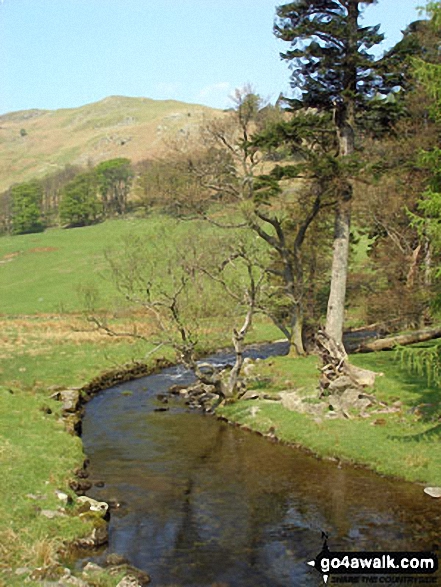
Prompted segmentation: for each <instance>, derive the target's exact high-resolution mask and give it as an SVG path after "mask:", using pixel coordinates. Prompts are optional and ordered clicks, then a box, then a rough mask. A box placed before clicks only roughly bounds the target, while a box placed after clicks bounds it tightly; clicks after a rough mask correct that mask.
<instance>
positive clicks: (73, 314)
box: [0, 215, 441, 587]
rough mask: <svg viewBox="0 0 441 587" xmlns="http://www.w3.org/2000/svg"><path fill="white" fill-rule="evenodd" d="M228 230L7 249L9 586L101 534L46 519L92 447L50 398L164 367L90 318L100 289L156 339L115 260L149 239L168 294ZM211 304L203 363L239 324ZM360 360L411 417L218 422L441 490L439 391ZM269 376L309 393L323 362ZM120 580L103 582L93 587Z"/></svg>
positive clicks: (270, 335)
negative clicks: (178, 262)
mask: <svg viewBox="0 0 441 587" xmlns="http://www.w3.org/2000/svg"><path fill="white" fill-rule="evenodd" d="M195 228H196V231H195ZM216 231H217V229H216V228H215V227H213V226H210V225H208V224H205V223H201V224H197V223H195V222H194V221H192V222H179V221H177V220H175V219H173V218H170V217H163V216H155V215H152V216H151V217H147V218H138V219H127V220H112V221H108V222H105V223H102V224H98V225H95V226H90V227H86V228H76V229H70V230H63V229H50V230H47V231H46V232H44V233H40V234H32V235H22V236H14V237H2V238H1V239H0V463H1V464H2V471H3V474H2V477H1V480H0V486H1V488H2V490H3V491H2V494H3V495H7V498H5V499H3V500H2V501H1V502H0V561H1V562H0V585H1V584H2V581H3V585H8V586H12V587H14V586H17V587H18V586H19V585H22V584H23V580H24V578H25V577H29V576H31V574H32V571H33V570H34V569H35V568H38V567H44V568H51V567H53V566H54V565H55V566H56V565H57V564H59V553H60V550H63V548H64V546H63V545H65V544H66V543H68V542H69V541H70V540H72V539H73V538H76V537H79V536H85V535H87V534H88V533H90V524H89V523H87V522H84V521H83V520H79V519H78V518H76V517H71V516H67V517H56V518H54V519H47V518H45V517H44V516H42V515H41V513H40V512H41V510H42V509H43V510H44V509H49V510H50V509H54V508H56V505H57V504H56V497H55V491H56V490H63V491H68V492H70V491H69V490H68V489H67V488H68V482H69V480H70V479H71V478H72V477H73V470H74V469H75V468H76V467H79V466H81V464H82V462H83V459H84V456H85V455H84V454H83V451H82V446H81V441H80V440H79V439H78V438H77V437H74V436H70V435H69V434H67V432H66V431H65V430H64V425H63V423H62V421H61V418H60V404H59V402H57V401H56V400H55V399H53V398H52V397H51V396H52V395H53V393H54V390H56V389H60V388H67V387H81V386H83V385H85V384H86V383H87V382H89V381H90V380H91V379H93V378H94V377H96V376H97V375H99V374H100V373H102V372H103V371H106V370H109V369H112V368H115V367H117V366H121V365H124V364H128V363H131V362H133V361H144V362H146V363H147V364H149V363H150V364H152V362H153V361H154V359H155V358H156V357H157V356H158V354H153V355H151V354H150V352H151V351H152V350H153V348H154V345H153V342H152V341H150V342H149V341H148V340H147V341H146V340H141V339H132V338H130V337H122V338H118V337H111V336H108V335H106V334H105V333H103V332H99V331H97V330H96V329H93V328H91V327H90V323H89V322H87V320H86V319H85V313H84V309H85V299H86V298H87V292H93V298H94V305H95V310H96V311H97V312H104V311H111V313H112V316H113V318H114V320H115V321H116V322H115V323H116V324H117V325H119V326H127V325H133V324H134V323H136V325H137V328H138V332H140V333H143V334H144V336H145V338H146V339H148V338H149V335H150V333H151V324H150V323H149V320H148V319H146V318H145V316H143V314H142V313H138V310H133V309H132V310H131V309H130V308H129V307H128V306H127V305H125V304H124V303H123V302H121V297H120V296H119V294H118V291H117V288H116V287H115V284H114V283H113V282H112V280H111V279H110V272H109V266H108V262H107V261H106V256H105V252H106V251H107V254H109V251H113V253H112V254H116V255H117V256H118V254H120V253H121V254H122V251H123V249H124V247H125V246H126V245H127V243H131V242H132V243H133V242H135V241H136V243H138V242H142V243H143V247H144V250H143V253H144V254H145V256H146V259H149V260H150V261H149V262H150V266H152V265H151V262H152V261H153V262H154V263H153V265H154V266H155V267H156V270H157V271H158V274H159V275H163V277H164V283H166V282H167V280H170V279H172V277H173V271H171V270H170V267H168V266H167V264H166V263H165V261H164V259H165V257H166V255H165V252H166V251H167V250H170V249H178V250H179V248H182V243H191V242H193V241H192V239H193V236H192V235H194V233H195V232H196V233H197V235H198V238H200V239H201V241H200V242H202V243H205V245H204V246H203V247H202V248H203V249H207V250H206V251H205V250H204V251H203V252H205V253H207V252H208V254H211V252H210V250H209V249H210V247H209V243H210V242H215V239H216V238H217V236H218V235H217V232H216ZM231 235H233V233H231ZM229 238H232V236H231V237H229ZM136 239H141V240H138V241H137V240H136ZM124 243H125V244H124ZM178 252H179V251H178ZM161 253H164V255H162V254H161ZM211 293H212V294H213V304H214V305H216V304H217V303H218V304H219V306H218V309H219V311H218V314H217V315H216V314H215V313H213V311H212V307H211V306H210V305H209V304H208V302H206V300H205V299H204V303H201V304H199V306H200V308H199V310H200V314H201V316H200V317H202V318H203V315H204V313H206V314H207V316H206V319H205V322H204V320H203V319H202V320H201V324H202V327H201V328H200V341H199V350H200V352H204V351H205V352H207V351H209V350H214V349H216V348H220V347H225V346H228V345H230V344H231V343H230V337H231V326H232V324H233V323H234V320H235V319H236V318H237V315H238V314H237V308H236V307H234V306H232V305H231V304H230V303H225V300H220V299H219V295H218V294H216V295H215V292H214V291H213V292H211ZM224 297H225V296H224ZM193 311H195V310H194V308H193ZM210 312H211V314H210ZM225 313H227V314H230V315H225ZM277 338H280V332H279V331H278V330H277V329H275V328H274V327H273V326H272V325H271V324H269V323H268V321H265V320H263V319H258V320H256V323H255V325H254V328H253V330H252V332H251V334H250V336H249V337H248V339H247V341H248V342H259V341H264V340H275V339H277ZM160 354H161V355H162V356H166V357H167V358H168V359H170V360H173V359H174V353H173V351H172V349H170V348H166V347H163V348H161V350H160ZM351 360H352V361H353V362H354V363H355V364H357V365H359V366H363V367H366V368H370V369H373V370H375V371H381V372H384V376H382V377H379V378H377V383H376V386H375V389H374V390H373V393H374V394H375V395H376V397H377V398H378V399H379V400H380V401H382V402H384V403H386V404H387V405H389V406H390V405H392V404H394V403H396V402H399V405H400V408H399V410H397V411H394V412H393V413H385V414H375V413H372V414H370V415H369V417H368V418H361V417H359V416H357V415H355V414H354V415H353V417H351V418H350V419H326V418H323V419H319V420H318V419H314V418H312V417H311V416H309V415H305V414H298V413H295V412H291V411H288V410H287V409H285V408H283V407H282V406H281V405H280V403H275V402H270V401H266V400H254V401H251V402H237V403H235V404H232V405H226V406H224V407H223V408H222V409H221V410H220V414H222V415H223V416H226V417H227V418H229V419H230V420H234V421H237V422H239V423H241V424H244V425H246V426H248V427H250V428H252V429H255V430H260V431H262V432H268V430H270V429H272V430H274V431H275V434H276V435H277V436H278V437H279V438H280V439H281V440H283V441H285V442H288V443H291V444H295V445H300V446H303V447H306V448H308V449H309V450H311V451H312V452H314V453H315V454H317V455H318V456H320V457H326V458H332V459H335V460H337V461H338V460H343V461H348V462H351V463H355V464H359V465H360V464H361V465H364V466H368V467H370V468H372V469H374V470H376V471H377V472H379V473H381V474H387V475H392V476H395V477H400V478H404V479H407V480H409V481H415V482H420V483H428V484H433V485H436V484H438V485H441V466H440V465H441V449H440V447H439V437H440V433H441V427H440V424H439V418H440V414H439V404H438V399H437V398H438V394H439V391H438V389H437V388H436V387H433V386H429V385H428V383H427V381H425V380H424V379H423V378H421V377H418V376H417V375H414V374H409V373H408V372H407V371H405V370H404V369H403V368H401V366H400V363H399V361H397V360H396V356H395V354H394V352H389V353H374V354H369V355H357V356H353V357H352V359H351ZM259 374H260V375H261V377H262V382H263V383H262V384H261V389H264V391H265V392H266V393H268V394H269V395H271V394H276V393H278V392H280V391H282V390H284V389H297V390H300V391H301V392H302V393H305V394H311V393H312V392H313V391H314V390H315V389H316V387H317V383H318V377H319V371H318V369H317V360H316V358H315V357H313V356H310V357H307V358H293V357H289V356H288V357H277V358H272V359H270V360H268V361H265V362H262V363H261V364H260V366H259ZM253 406H254V407H258V410H257V411H256V410H253V409H251V408H252V407H253ZM70 493H71V495H72V496H73V493H72V492H70ZM30 496H32V497H30ZM17 569H21V570H20V571H19V573H20V574H18V575H17V574H16V571H17ZM116 583H117V581H116V580H115V578H109V577H104V576H103V577H99V578H96V583H94V584H95V585H97V586H98V587H99V586H107V585H108V586H109V587H110V586H112V585H116ZM27 584H29V585H33V584H35V585H36V584H37V583H36V582H34V581H33V580H30V581H29V582H28V583H27Z"/></svg>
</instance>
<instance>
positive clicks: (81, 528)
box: [0, 387, 91, 585]
mask: <svg viewBox="0 0 441 587" xmlns="http://www.w3.org/2000/svg"><path fill="white" fill-rule="evenodd" d="M54 404H55V402H54V401H51V400H48V399H45V400H44V406H45V407H49V406H51V407H52V408H53V413H52V414H47V413H46V412H45V411H43V409H42V408H43V401H42V398H41V397H40V396H39V395H38V394H33V393H31V392H29V393H20V392H14V393H11V392H10V391H9V390H7V389H6V388H4V387H0V413H1V414H7V418H5V417H2V418H0V464H1V471H2V474H1V476H0V489H1V494H2V499H1V501H0V520H1V523H0V577H1V576H3V577H5V578H7V583H5V584H7V585H20V584H22V583H20V581H23V577H22V578H21V579H20V581H19V579H18V578H16V579H15V580H14V576H13V575H12V574H11V573H10V569H11V568H14V567H16V566H24V567H26V566H28V565H29V568H30V570H32V569H34V568H36V567H38V566H40V565H44V564H51V563H52V562H53V561H54V560H55V552H56V550H57V548H59V547H60V546H61V544H62V541H63V540H72V539H73V538H75V537H77V536H78V535H87V534H88V533H90V531H91V526H90V525H89V524H85V523H84V522H83V521H82V520H81V519H79V518H77V517H65V518H61V517H60V518H54V519H52V520H50V519H48V518H45V517H44V516H42V515H41V514H40V513H39V509H48V510H56V509H57V507H58V506H59V505H60V502H58V500H57V498H56V496H55V493H54V492H55V490H56V489H61V490H63V491H66V487H67V481H68V478H69V476H72V473H70V472H71V471H72V470H73V469H74V468H75V467H77V466H79V465H80V464H81V463H82V460H83V453H82V447H81V441H80V439H79V438H76V437H72V436H69V435H67V434H66V432H65V430H64V426H63V424H62V423H60V422H59V421H58V416H57V414H58V406H56V405H54ZM30 496H41V498H40V499H38V500H36V499H33V498H32V497H30Z"/></svg>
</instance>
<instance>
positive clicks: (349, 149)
mask: <svg viewBox="0 0 441 587" xmlns="http://www.w3.org/2000/svg"><path fill="white" fill-rule="evenodd" d="M358 17H359V1H358V0H352V1H350V2H349V3H348V32H347V34H348V37H347V43H348V45H347V57H346V58H347V61H346V64H345V68H344V72H343V76H344V82H343V83H344V92H343V93H342V95H341V96H340V98H339V99H338V100H336V101H335V103H334V112H333V117H334V124H335V128H336V131H337V138H338V146H339V157H349V156H351V155H352V154H353V153H354V151H355V137H354V109H355V95H356V94H357V55H358V44H357V31H358ZM351 199H352V186H351V184H350V183H349V181H348V180H346V181H345V182H344V184H343V192H342V193H341V194H339V202H338V204H337V207H336V212H335V235H334V253H333V259H332V271H331V291H330V294H329V300H328V309H327V314H326V333H327V334H328V335H329V336H331V337H332V338H333V339H334V340H335V342H336V343H337V344H339V345H341V344H342V340H343V325H344V313H345V301H346V280H347V274H348V259H349V233H350V224H351Z"/></svg>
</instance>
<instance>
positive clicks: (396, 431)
mask: <svg viewBox="0 0 441 587" xmlns="http://www.w3.org/2000/svg"><path fill="white" fill-rule="evenodd" d="M351 361H352V362H353V363H354V364H356V365H358V366H360V367H365V368H369V369H373V370H376V371H377V372H382V373H384V375H382V376H380V377H379V378H377V382H376V385H375V388H374V389H373V390H372V391H371V390H369V393H373V395H375V397H376V398H377V399H378V400H380V401H381V402H382V403H384V404H386V405H387V406H391V405H393V404H397V402H398V405H399V408H397V410H396V411H395V412H392V413H383V412H385V410H384V407H383V406H378V407H375V408H373V409H371V410H370V413H369V417H366V418H363V417H360V416H359V415H357V414H353V415H352V417H351V418H350V419H342V418H335V419H334V418H332V419H331V418H330V419H327V418H326V417H324V418H317V417H313V416H311V415H309V414H301V413H298V412H293V411H289V410H288V409H286V408H284V407H283V406H282V405H281V403H280V402H275V401H271V399H267V400H264V399H258V400H247V401H240V402H238V403H236V404H232V405H226V406H224V407H222V408H221V409H219V410H218V416H220V417H222V418H225V419H227V420H228V421H230V422H232V423H235V424H237V425H240V426H241V427H243V428H245V429H249V430H251V431H254V432H257V433H259V434H263V435H266V436H268V437H269V438H271V439H277V440H278V441H280V442H283V443H285V444H288V445H291V446H293V447H297V448H301V449H303V450H307V451H308V452H310V453H312V454H313V455H315V456H316V457H318V458H325V459H329V460H334V461H336V462H338V463H340V462H341V463H347V464H350V465H353V466H359V467H364V468H367V469H370V470H372V471H375V472H376V473H378V474H380V475H385V476H389V477H393V478H396V479H399V480H403V481H410V482H416V483H420V484H423V485H441V447H440V446H439V445H440V443H439V442H438V439H439V436H440V434H441V424H440V423H439V422H440V420H441V406H440V402H439V390H438V389H436V388H435V387H431V386H429V385H428V384H427V382H426V381H425V380H424V379H423V378H421V377H418V376H417V375H414V374H409V373H408V372H407V371H405V370H404V369H402V368H401V366H400V365H399V363H398V362H397V360H396V356H395V355H394V353H393V352H383V353H372V354H369V355H357V356H352V357H351ZM316 363H317V360H316V358H314V357H306V358H290V357H275V358H272V359H270V360H269V361H265V362H263V363H262V364H261V366H260V367H259V371H260V375H261V376H263V380H264V381H265V379H266V380H267V381H266V383H265V384H264V389H263V391H264V392H265V393H266V395H267V397H269V398H270V397H271V395H272V394H277V393H278V392H279V391H282V390H286V389H297V390H300V391H301V392H302V391H303V393H304V394H305V395H311V396H313V395H314V389H315V388H316V387H317V384H318V376H319V374H318V370H317V365H316ZM260 390H261V391H262V388H261V389H260ZM377 410H378V411H377Z"/></svg>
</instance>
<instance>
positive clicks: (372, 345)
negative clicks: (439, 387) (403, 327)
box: [352, 327, 441, 353]
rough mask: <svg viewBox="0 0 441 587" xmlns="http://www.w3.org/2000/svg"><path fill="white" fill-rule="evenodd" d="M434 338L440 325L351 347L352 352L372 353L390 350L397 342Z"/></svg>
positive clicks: (409, 342) (407, 342) (440, 334)
mask: <svg viewBox="0 0 441 587" xmlns="http://www.w3.org/2000/svg"><path fill="white" fill-rule="evenodd" d="M435 338H441V327H438V328H429V329H425V330H417V331H415V332H410V333H409V334H400V335H398V336H390V337H388V338H380V339H378V340H374V341H372V342H367V343H364V344H363V343H362V344H360V345H359V346H358V347H356V348H355V349H353V350H352V352H354V353H372V352H375V351H389V350H392V349H393V348H394V347H395V346H396V345H397V344H399V345H401V346H405V345H408V344H414V343H416V342H425V341H427V340H433V339H435Z"/></svg>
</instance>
